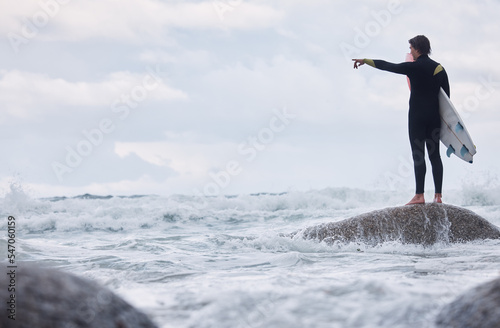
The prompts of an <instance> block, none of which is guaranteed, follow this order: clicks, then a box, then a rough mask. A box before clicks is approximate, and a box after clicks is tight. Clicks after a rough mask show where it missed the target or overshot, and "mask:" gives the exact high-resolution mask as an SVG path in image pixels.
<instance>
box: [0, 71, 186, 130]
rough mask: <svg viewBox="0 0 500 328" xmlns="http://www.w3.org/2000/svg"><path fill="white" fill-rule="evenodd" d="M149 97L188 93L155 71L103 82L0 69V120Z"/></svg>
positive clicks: (171, 97) (116, 74) (169, 97)
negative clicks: (170, 85) (168, 82)
mask: <svg viewBox="0 0 500 328" xmlns="http://www.w3.org/2000/svg"><path fill="white" fill-rule="evenodd" d="M134 95H135V96H136V98H138V99H141V100H142V99H143V98H144V99H146V98H147V99H149V100H161V101H165V100H175V99H187V97H188V96H187V94H186V93H185V92H183V91H181V90H179V89H175V88H172V87H169V86H168V85H166V84H165V83H164V82H163V81H162V77H161V76H159V75H157V76H155V70H154V69H150V70H149V71H148V70H146V71H145V72H144V73H143V74H139V73H131V72H114V73H111V74H109V75H108V76H106V77H105V78H104V79H103V80H102V81H98V82H85V81H76V82H72V81H67V80H65V79H62V78H52V77H50V76H48V75H46V74H39V73H31V72H24V71H17V70H11V71H6V70H2V71H0V102H1V103H2V107H3V108H2V109H3V110H2V111H1V112H0V122H2V121H5V120H6V119H7V118H8V117H14V118H20V119H36V118H38V117H40V116H42V115H46V114H47V113H48V112H57V111H61V112H62V111H64V112H67V111H68V108H72V107H78V108H85V109H84V110H85V111H87V110H88V109H91V108H96V107H97V108H100V109H102V107H106V108H107V107H110V106H112V104H113V103H114V102H116V101H118V102H119V103H122V102H125V100H123V101H122V100H121V99H122V98H123V97H127V96H128V97H129V98H132V99H133V98H134Z"/></svg>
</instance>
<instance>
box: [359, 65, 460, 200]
mask: <svg viewBox="0 0 500 328" xmlns="http://www.w3.org/2000/svg"><path fill="white" fill-rule="evenodd" d="M365 63H366V64H368V65H370V66H373V67H375V68H378V69H381V70H384V71H389V72H393V73H397V74H405V75H407V76H408V78H409V79H410V85H411V94H410V110H409V113H408V131H409V135H410V144H411V150H412V156H413V165H414V168H415V182H416V193H417V194H422V193H424V182H425V172H426V167H425V158H424V156H425V149H424V143H425V145H426V147H427V152H428V153H429V159H430V161H431V165H432V175H433V178H434V187H435V192H436V193H439V194H440V193H441V189H442V185H443V163H442V162H441V156H440V154H439V131H440V128H441V118H440V117H439V102H438V94H439V89H440V88H441V87H442V88H443V90H444V91H445V92H446V94H447V95H448V97H449V96H450V85H449V82H448V75H447V74H446V71H445V70H444V68H443V67H442V66H441V65H440V64H439V63H437V62H435V61H433V60H432V59H430V58H429V56H427V55H421V56H419V57H418V58H417V60H416V61H414V62H405V63H400V64H394V63H389V62H386V61H383V60H371V59H365Z"/></svg>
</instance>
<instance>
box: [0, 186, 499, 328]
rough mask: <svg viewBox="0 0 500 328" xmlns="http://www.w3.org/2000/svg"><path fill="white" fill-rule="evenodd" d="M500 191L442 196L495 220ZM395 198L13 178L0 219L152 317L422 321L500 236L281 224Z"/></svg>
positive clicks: (278, 323)
mask: <svg viewBox="0 0 500 328" xmlns="http://www.w3.org/2000/svg"><path fill="white" fill-rule="evenodd" d="M499 194H500V193H499V192H498V190H493V191H492V190H490V191H487V192H486V191H482V190H481V189H478V188H475V189H474V190H473V189H469V190H461V191H457V192H454V193H450V194H449V195H448V196H447V198H446V200H447V201H448V202H449V203H452V204H455V205H459V206H464V207H467V208H469V209H470V210H472V211H474V212H476V213H478V214H479V215H481V216H483V217H484V218H486V219H487V220H489V221H490V222H492V223H493V224H495V225H497V226H500V197H497V196H499ZM405 196H407V195H403V196H397V195H394V193H387V194H383V193H376V192H372V191H362V190H352V189H326V190H321V191H310V192H291V193H286V194H281V195H270V194H261V195H253V196H252V195H240V196H235V197H221V198H208V199H200V198H197V197H187V196H171V197H159V196H144V197H112V198H108V199H98V198H95V197H91V198H66V199H56V198H53V199H32V198H30V197H28V196H27V195H26V194H25V193H24V192H23V191H22V190H21V189H20V188H19V187H16V186H13V187H11V191H10V192H9V193H8V194H6V195H5V197H4V198H3V199H2V198H0V214H1V215H0V218H3V219H2V221H1V222H0V228H1V229H2V231H6V227H7V217H8V216H9V215H13V216H15V217H16V227H17V240H16V247H17V248H16V251H17V255H18V256H17V258H18V260H25V261H38V262H43V263H45V264H47V265H50V266H53V267H58V268H60V269H63V270H66V271H69V272H73V273H75V274H77V275H80V276H84V277H87V278H90V279H92V280H96V281H98V282H99V283H101V284H103V285H105V286H107V287H108V288H110V289H112V290H113V291H115V292H116V293H117V294H119V295H120V296H122V297H123V298H125V299H126V300H127V301H128V302H130V303H131V304H133V305H134V306H135V307H137V308H139V309H141V310H142V311H144V312H146V313H147V314H148V315H149V316H150V317H151V318H152V319H153V320H154V321H155V322H156V323H157V324H158V326H159V327H163V328H166V327H231V328H234V327H432V326H433V322H434V318H435V316H436V314H437V313H438V312H439V310H440V309H441V308H442V307H443V306H444V305H445V304H447V303H448V302H450V301H451V300H453V299H454V298H455V297H456V296H457V295H459V294H460V293H462V292H464V291H466V290H468V289H469V288H471V287H474V286H476V285H478V284H481V283H483V282H486V281H489V280H491V279H493V278H495V277H498V275H499V272H500V271H499V270H500V250H499V249H500V247H499V246H500V241H499V240H486V241H479V242H473V243H466V244H439V245H434V246H432V247H427V248H424V247H422V246H419V245H401V244H399V243H397V242H394V243H386V244H383V245H379V246H377V247H368V246H366V245H363V244H350V245H345V246H341V247H338V246H335V247H331V246H327V245H325V244H323V243H318V242H316V241H310V240H301V239H291V238H289V237H285V236H283V235H282V234H287V233H290V232H293V231H296V230H298V229H301V228H305V227H308V226H311V225H316V224H319V223H323V222H330V221H339V220H342V219H346V218H349V217H352V216H354V215H357V214H361V213H364V212H367V211H371V210H374V209H380V208H384V207H390V206H396V205H400V204H403V203H404V202H405V201H406V200H407V199H406V198H407V197H405ZM0 252H1V254H7V250H6V239H5V237H4V236H2V239H1V240H0ZM4 258H6V255H5V256H4Z"/></svg>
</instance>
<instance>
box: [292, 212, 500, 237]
mask: <svg viewBox="0 0 500 328" xmlns="http://www.w3.org/2000/svg"><path fill="white" fill-rule="evenodd" d="M297 234H298V235H302V236H303V237H304V238H305V239H317V240H319V241H324V242H326V243H328V244H333V243H337V242H340V243H348V242H363V243H366V244H371V245H376V244H379V243H383V242H386V241H400V242H401V243H404V244H408V243H411V244H422V245H432V244H434V243H436V242H445V243H448V242H450V243H456V242H467V241H472V240H477V239H497V238H500V229H499V228H498V227H496V226H494V225H493V224H491V223H489V222H488V221H486V220H485V219H483V218H482V217H480V216H479V215H477V214H475V213H474V212H472V211H470V210H467V209H464V208H460V207H457V206H452V205H447V204H435V203H429V204H421V205H411V206H400V207H393V208H386V209H383V210H378V211H373V212H369V213H365V214H361V215H358V216H355V217H353V218H350V219H347V220H344V221H339V222H331V223H324V224H321V225H318V226H314V227H309V228H306V229H304V230H302V231H299V232H297V233H295V235H297Z"/></svg>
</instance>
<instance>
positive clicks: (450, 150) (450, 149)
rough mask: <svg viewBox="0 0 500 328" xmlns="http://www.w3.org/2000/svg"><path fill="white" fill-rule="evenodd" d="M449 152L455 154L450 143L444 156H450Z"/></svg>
mask: <svg viewBox="0 0 500 328" xmlns="http://www.w3.org/2000/svg"><path fill="white" fill-rule="evenodd" d="M451 154H455V148H453V146H452V145H450V147H448V150H447V151H446V156H448V157H450V156H451Z"/></svg>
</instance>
